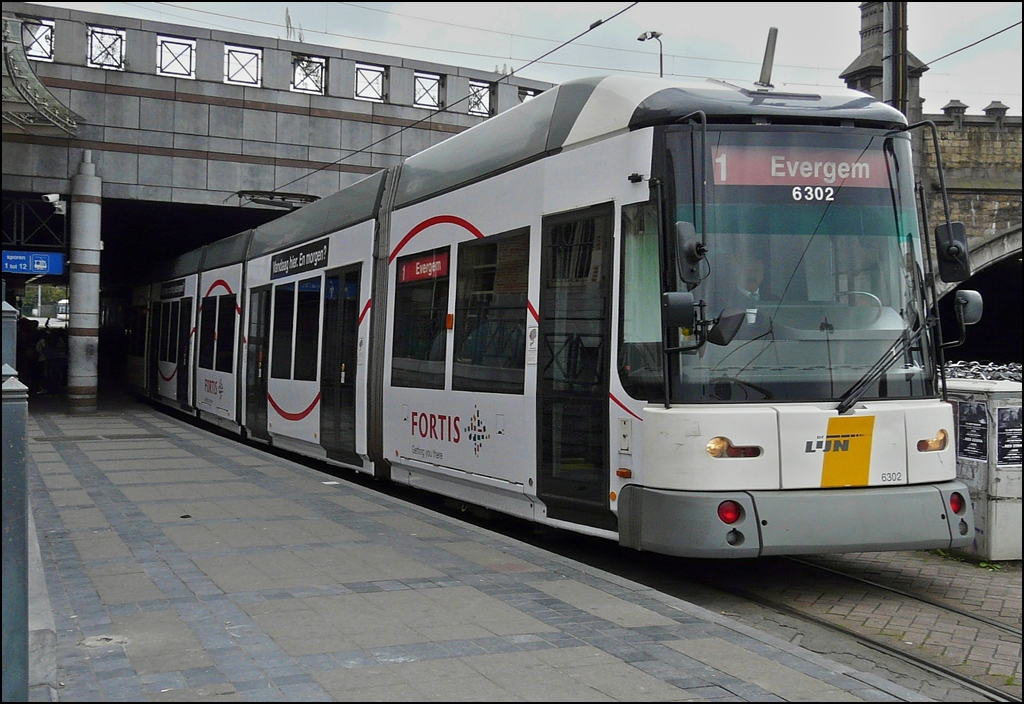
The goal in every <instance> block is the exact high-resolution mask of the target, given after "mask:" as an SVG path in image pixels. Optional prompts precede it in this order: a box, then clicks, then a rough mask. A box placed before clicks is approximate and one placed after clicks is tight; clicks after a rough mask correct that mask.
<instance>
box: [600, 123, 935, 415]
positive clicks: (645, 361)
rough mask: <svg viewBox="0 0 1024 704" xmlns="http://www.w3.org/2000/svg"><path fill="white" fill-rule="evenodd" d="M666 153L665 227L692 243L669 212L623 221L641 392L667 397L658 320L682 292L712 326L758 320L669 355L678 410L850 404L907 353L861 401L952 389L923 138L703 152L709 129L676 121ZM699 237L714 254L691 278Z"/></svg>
mask: <svg viewBox="0 0 1024 704" xmlns="http://www.w3.org/2000/svg"><path fill="white" fill-rule="evenodd" d="M702 153H703V154H704V155H705V160H704V161H705V163H704V167H705V169H706V171H707V173H708V176H709V177H708V179H707V189H706V194H705V202H706V215H705V214H704V213H702V212H701V211H702V204H701V193H700V180H701V171H702V168H701V159H700V158H699V155H700V154H702ZM665 154H666V167H665V171H666V182H667V188H666V190H665V191H664V193H665V196H664V201H665V202H664V206H663V207H665V208H666V218H665V220H666V221H667V222H668V223H669V224H670V226H672V225H674V227H675V230H676V231H677V232H678V233H680V235H678V236H677V234H676V232H670V233H669V236H667V237H665V240H664V243H663V245H662V246H661V247H659V244H658V241H657V231H658V227H657V223H656V221H657V216H656V213H657V207H656V204H654V203H649V204H643V205H638V206H629V207H627V208H624V209H623V214H622V216H623V222H622V233H623V287H622V289H623V295H622V310H621V316H622V317H621V323H622V324H621V331H622V332H621V337H620V350H619V352H620V354H619V375H620V379H621V380H622V382H623V386H624V387H625V389H626V391H627V392H628V393H630V395H633V396H634V397H636V398H643V399H645V400H656V399H657V400H661V399H664V395H665V392H664V376H663V373H662V369H663V366H662V365H663V364H664V362H665V359H666V355H664V353H663V349H664V348H663V345H662V330H661V321H660V317H659V316H657V315H655V316H652V315H651V311H654V310H659V309H660V306H658V303H657V301H656V300H655V298H656V297H660V294H661V292H662V291H666V290H667V291H691V292H692V293H693V296H694V298H695V299H696V300H697V301H702V302H703V303H704V306H705V307H704V315H705V317H706V318H709V319H714V318H720V317H723V316H730V315H739V316H741V317H742V321H743V322H742V323H741V325H740V329H739V332H738V334H737V335H736V336H735V338H733V339H732V340H731V341H730V342H729V343H728V344H727V345H721V346H719V345H713V344H706V345H703V346H701V347H700V348H699V349H696V350H692V351H690V352H682V353H672V354H669V355H668V356H667V359H668V363H669V380H670V384H669V386H670V393H671V400H672V401H673V402H676V403H701V402H712V403H714V402H720V403H736V402H744V401H771V400H801V401H810V402H815V401H835V400H837V399H839V398H841V397H842V396H843V394H845V393H846V392H847V391H848V390H849V389H850V388H851V387H852V386H854V385H855V384H858V381H859V380H861V379H862V378H863V377H864V376H865V374H866V373H868V371H869V370H870V369H871V368H872V366H873V365H875V363H876V362H878V360H879V359H880V358H882V357H884V356H886V355H887V353H888V354H892V353H891V352H889V350H890V349H894V350H896V353H897V354H896V356H897V357H898V358H897V360H896V361H895V363H893V364H892V365H891V366H890V367H889V369H888V370H887V372H886V373H884V374H881V375H879V376H878V378H877V379H875V380H874V381H873V382H872V385H871V387H870V388H869V389H868V390H867V392H866V393H864V394H863V395H862V397H861V398H863V399H871V398H912V397H918V396H929V395H934V394H935V393H936V388H935V366H934V362H933V359H932V350H931V348H930V344H931V343H930V340H929V339H928V336H927V335H925V334H922V331H921V328H922V326H923V325H924V322H925V320H924V319H925V315H924V298H923V296H924V292H923V286H922V282H923V274H922V264H921V262H922V254H921V241H920V233H919V229H918V223H917V213H916V208H915V200H914V192H913V185H914V182H913V169H912V164H911V154H910V142H909V139H908V138H906V137H905V136H904V135H892V134H889V133H884V132H881V131H867V130H853V129H840V128H834V129H829V128H818V129H817V131H808V128H801V129H792V128H789V129H786V128H769V127H765V128H763V129H759V130H756V131H752V130H751V129H750V127H749V126H748V127H746V128H743V129H728V128H721V129H714V130H708V132H707V136H706V145H705V147H704V148H703V149H702V146H701V134H700V131H699V130H698V129H689V128H670V130H669V131H668V132H666V134H665ZM705 228H706V229H705ZM662 229H664V228H662ZM702 231H704V232H705V234H704V236H703V238H701V232H702ZM688 234H689V236H691V237H694V238H695V239H696V241H700V240H701V239H703V244H704V245H705V246H706V248H707V254H706V256H705V257H704V258H703V259H702V260H700V261H698V262H696V263H694V262H693V261H692V260H691V261H690V267H691V268H690V272H691V274H690V275H689V276H687V275H686V274H684V273H682V271H681V270H682V269H684V268H685V267H679V266H677V264H678V262H677V261H676V258H677V249H678V248H679V247H678V244H677V243H679V242H683V241H685V239H686V237H687V236H688ZM652 235H653V238H652ZM684 249H685V248H684ZM678 256H679V257H683V256H684V255H683V254H682V253H680V254H678ZM662 258H664V259H666V260H667V261H665V262H664V265H663V266H658V265H657V264H656V263H655V262H658V261H660V260H661V259H662ZM656 266H657V272H655V270H654V267H656ZM659 275H660V276H659ZM681 275H682V276H685V278H686V279H687V281H683V280H682V279H681V278H680V276H681ZM656 288H657V290H656ZM669 332H670V334H669V336H668V338H667V341H668V344H669V345H670V346H672V347H675V346H681V347H686V346H687V345H688V341H691V340H693V341H695V340H696V338H695V337H694V336H693V334H692V333H693V331H692V330H685V329H676V330H670V331H669Z"/></svg>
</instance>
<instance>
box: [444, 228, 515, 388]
mask: <svg viewBox="0 0 1024 704" xmlns="http://www.w3.org/2000/svg"><path fill="white" fill-rule="evenodd" d="M529 263H530V235H529V230H522V231H519V232H518V233H513V234H510V235H507V236H501V235H499V236H495V237H488V238H486V239H483V240H472V241H469V242H464V243H462V244H460V245H459V265H458V277H457V283H456V295H455V353H454V363H453V368H452V388H453V389H455V390H457V391H489V392H493V393H506V394H521V393H523V386H524V381H523V377H524V375H523V370H524V367H525V360H526V334H525V332H526V331H525V323H526V296H527V286H528V283H529Z"/></svg>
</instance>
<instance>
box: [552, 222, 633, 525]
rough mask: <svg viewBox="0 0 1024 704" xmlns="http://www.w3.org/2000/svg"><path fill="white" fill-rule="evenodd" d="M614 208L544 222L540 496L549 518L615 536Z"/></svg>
mask: <svg viewBox="0 0 1024 704" xmlns="http://www.w3.org/2000/svg"><path fill="white" fill-rule="evenodd" d="M613 228H614V209H613V207H612V206H611V205H610V204H609V205H602V206H597V207H594V208H588V209H586V210H581V211H574V212H572V213H565V214H561V215H556V216H552V217H549V218H545V219H544V223H543V232H542V245H543V251H542V255H541V256H542V260H541V293H540V345H539V355H538V370H537V376H538V379H537V437H538V448H537V456H538V458H539V459H538V461H539V466H538V468H537V482H538V484H537V491H538V495H539V497H540V499H541V500H542V501H544V503H545V504H546V505H547V507H548V516H549V517H551V518H558V519H561V520H567V521H573V522H575V523H582V524H585V525H589V526H593V527H596V528H605V529H608V530H615V529H616V526H617V523H616V519H615V515H614V514H613V513H612V512H611V511H610V510H609V508H608V490H609V476H608V472H609V469H608V462H609V460H608V442H609V437H608V422H609V421H608V370H609V348H610V345H611V339H610V337H611V281H612V271H611V262H612V256H611V255H612V232H613Z"/></svg>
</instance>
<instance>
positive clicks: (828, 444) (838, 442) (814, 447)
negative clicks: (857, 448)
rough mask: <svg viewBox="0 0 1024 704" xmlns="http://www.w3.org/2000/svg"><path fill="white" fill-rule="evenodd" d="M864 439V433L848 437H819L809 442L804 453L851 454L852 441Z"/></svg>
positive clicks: (852, 434) (851, 434) (848, 435)
mask: <svg viewBox="0 0 1024 704" xmlns="http://www.w3.org/2000/svg"><path fill="white" fill-rule="evenodd" d="M862 437H864V434H863V433H850V434H847V435H819V436H818V438H817V439H816V440H808V441H807V443H806V444H805V445H804V452H805V453H807V452H849V451H850V440H852V439H854V438H862Z"/></svg>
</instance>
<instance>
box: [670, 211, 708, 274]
mask: <svg viewBox="0 0 1024 704" xmlns="http://www.w3.org/2000/svg"><path fill="white" fill-rule="evenodd" d="M707 253H708V248H707V247H705V246H704V243H703V242H701V241H700V239H699V238H698V237H697V230H696V228H694V226H693V223H692V222H686V221H685V220H680V221H679V222H677V223H676V273H677V274H678V275H679V279H680V280H681V281H683V282H684V283H688V284H692V285H694V286H696V285H697V284H699V283H700V279H701V276H700V263H701V262H702V261H704V256H705V255H706V254H707Z"/></svg>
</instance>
